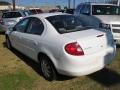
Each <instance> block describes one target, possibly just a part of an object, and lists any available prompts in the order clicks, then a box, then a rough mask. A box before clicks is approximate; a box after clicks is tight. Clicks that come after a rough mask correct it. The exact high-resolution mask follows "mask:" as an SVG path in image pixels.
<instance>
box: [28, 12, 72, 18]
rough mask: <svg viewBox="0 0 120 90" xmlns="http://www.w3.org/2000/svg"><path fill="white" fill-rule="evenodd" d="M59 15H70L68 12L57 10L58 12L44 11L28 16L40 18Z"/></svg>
mask: <svg viewBox="0 0 120 90" xmlns="http://www.w3.org/2000/svg"><path fill="white" fill-rule="evenodd" d="M57 15H70V14H67V13H61V12H56V13H42V14H35V15H30V16H27V17H38V18H47V17H50V16H57Z"/></svg>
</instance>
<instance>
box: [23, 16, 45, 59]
mask: <svg viewBox="0 0 120 90" xmlns="http://www.w3.org/2000/svg"><path fill="white" fill-rule="evenodd" d="M43 31H44V24H43V23H42V21H41V20H40V19H38V18H35V17H33V18H31V20H30V23H29V26H28V28H27V30H26V32H25V33H24V34H23V35H22V43H23V44H24V46H23V49H24V50H25V51H24V53H25V54H26V55H27V56H29V57H30V58H32V59H34V60H37V55H38V49H39V47H38V44H39V42H40V40H41V38H42V37H41V36H42V33H43Z"/></svg>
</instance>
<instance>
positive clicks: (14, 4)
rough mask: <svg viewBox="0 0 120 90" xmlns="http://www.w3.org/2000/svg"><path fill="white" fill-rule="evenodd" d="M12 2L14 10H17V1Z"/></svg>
mask: <svg viewBox="0 0 120 90" xmlns="http://www.w3.org/2000/svg"><path fill="white" fill-rule="evenodd" d="M12 4H13V10H15V9H16V8H15V6H16V3H15V0H12Z"/></svg>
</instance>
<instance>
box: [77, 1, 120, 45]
mask: <svg viewBox="0 0 120 90" xmlns="http://www.w3.org/2000/svg"><path fill="white" fill-rule="evenodd" d="M75 15H77V16H79V17H80V19H81V20H82V21H83V22H84V25H87V26H93V27H95V28H103V29H108V30H110V31H111V32H112V34H113V37H114V40H115V41H116V43H117V44H120V7H119V6H117V5H115V4H105V3H81V4H79V5H78V6H77V8H76V10H75Z"/></svg>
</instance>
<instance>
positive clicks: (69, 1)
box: [68, 0, 71, 9]
mask: <svg viewBox="0 0 120 90" xmlns="http://www.w3.org/2000/svg"><path fill="white" fill-rule="evenodd" d="M70 6H71V0H68V9H70Z"/></svg>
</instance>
